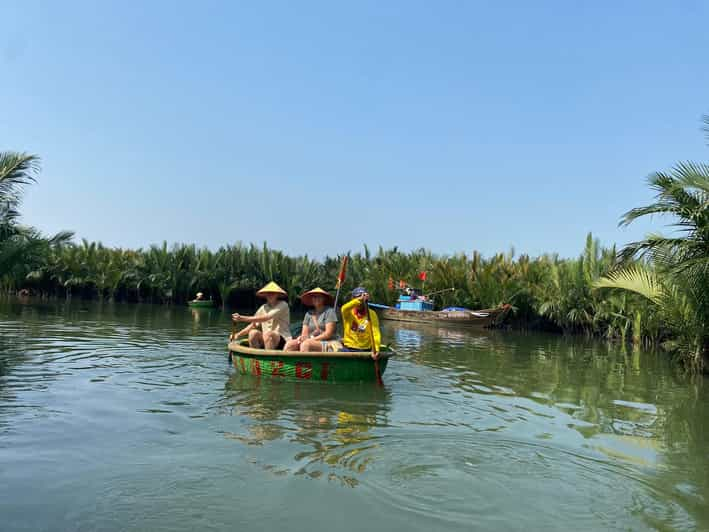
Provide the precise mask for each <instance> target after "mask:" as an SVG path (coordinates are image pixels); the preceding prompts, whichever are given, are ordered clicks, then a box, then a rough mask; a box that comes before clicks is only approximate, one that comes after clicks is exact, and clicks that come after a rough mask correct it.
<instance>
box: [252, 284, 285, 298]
mask: <svg viewBox="0 0 709 532" xmlns="http://www.w3.org/2000/svg"><path fill="white" fill-rule="evenodd" d="M266 294H278V295H279V296H281V297H288V293H287V292H286V291H285V290H283V288H281V287H280V286H278V285H277V284H276V283H274V282H273V281H271V282H270V283H268V284H267V285H266V286H264V287H263V288H262V289H261V290H259V291H258V292H256V295H257V296H259V297H266Z"/></svg>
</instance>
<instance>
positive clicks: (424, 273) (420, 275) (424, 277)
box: [419, 272, 426, 281]
mask: <svg viewBox="0 0 709 532" xmlns="http://www.w3.org/2000/svg"><path fill="white" fill-rule="evenodd" d="M419 279H421V280H422V281H425V280H426V272H421V273H419Z"/></svg>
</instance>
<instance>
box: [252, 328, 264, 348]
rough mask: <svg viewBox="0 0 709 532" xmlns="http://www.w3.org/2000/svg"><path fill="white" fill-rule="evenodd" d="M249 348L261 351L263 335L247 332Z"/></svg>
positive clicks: (256, 332) (257, 332)
mask: <svg viewBox="0 0 709 532" xmlns="http://www.w3.org/2000/svg"><path fill="white" fill-rule="evenodd" d="M249 347H255V348H258V349H261V348H262V347H263V335H262V334H261V331H254V330H252V331H249Z"/></svg>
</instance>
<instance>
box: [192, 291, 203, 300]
mask: <svg viewBox="0 0 709 532" xmlns="http://www.w3.org/2000/svg"><path fill="white" fill-rule="evenodd" d="M194 300H195V301H203V300H204V294H203V293H202V292H197V296H196V297H195V298H194Z"/></svg>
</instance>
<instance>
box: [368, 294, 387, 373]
mask: <svg viewBox="0 0 709 532" xmlns="http://www.w3.org/2000/svg"><path fill="white" fill-rule="evenodd" d="M364 308H365V310H366V311H367V319H368V320H369V341H370V342H371V344H372V353H374V350H375V349H376V344H375V343H374V322H373V321H372V315H371V314H370V313H369V301H368V300H365V302H364ZM374 373H376V375H377V384H378V385H379V386H384V382H382V372H381V371H379V353H377V358H375V359H374Z"/></svg>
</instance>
